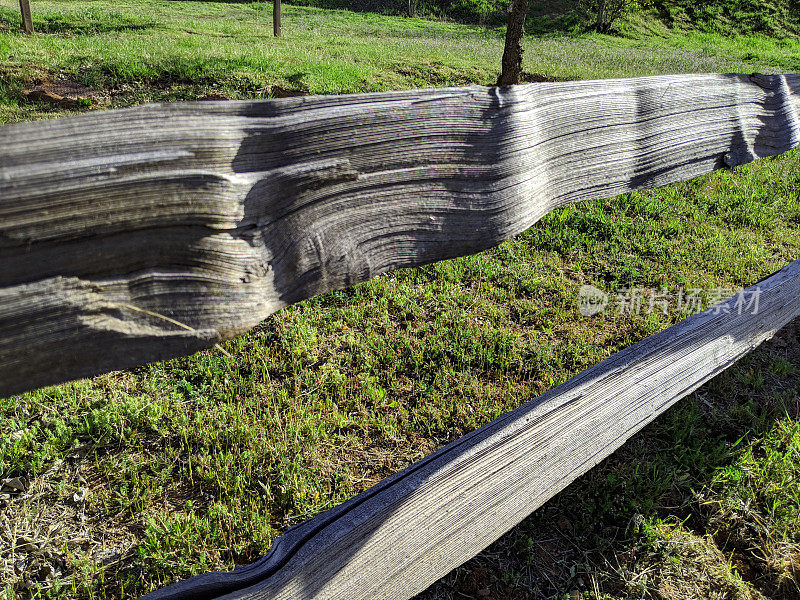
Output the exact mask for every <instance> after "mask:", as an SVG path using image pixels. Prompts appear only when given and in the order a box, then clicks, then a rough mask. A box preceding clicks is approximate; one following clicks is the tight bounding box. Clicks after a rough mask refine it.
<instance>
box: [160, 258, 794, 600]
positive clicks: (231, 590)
mask: <svg viewBox="0 0 800 600" xmlns="http://www.w3.org/2000/svg"><path fill="white" fill-rule="evenodd" d="M742 300H743V301H744V302H741V303H740V304H738V303H739V302H740V301H742ZM755 304H757V305H758V306H757V307H756V306H755ZM798 315H800V260H797V261H795V262H793V263H792V264H791V265H789V266H788V267H786V268H785V269H783V270H782V271H780V272H778V273H777V274H775V275H773V276H772V277H770V278H769V279H767V280H766V281H764V282H762V283H761V284H759V285H757V286H754V287H753V288H750V290H748V291H747V292H746V293H744V294H743V295H741V296H736V297H734V299H732V300H730V301H726V302H724V303H721V304H720V305H717V306H716V307H714V308H711V309H709V310H707V311H705V312H703V313H700V314H698V315H694V316H693V317H690V318H689V319H687V320H685V321H682V322H681V323H679V324H678V325H675V326H673V327H670V328H669V329H667V330H665V331H663V332H661V333H659V334H656V335H654V336H652V337H650V338H647V339H646V340H644V341H642V342H640V343H638V344H636V345H634V346H631V347H630V348H627V349H625V350H623V351H622V352H620V353H618V354H616V355H614V356H612V357H611V358H609V359H607V360H605V361H603V362H601V363H600V364H598V365H596V366H595V367H593V368H591V369H588V370H587V371H584V372H583V373H581V374H579V375H577V376H576V377H574V378H573V379H571V380H569V381H567V382H566V383H564V384H562V385H560V386H558V387H557V388H555V389H553V390H551V391H550V392H548V393H546V394H544V395H543V396H541V397H539V398H537V399H535V400H533V401H531V402H528V403H527V404H525V405H523V406H521V407H520V408H518V409H516V410H515V411H513V412H510V413H508V414H506V415H503V416H502V417H500V418H499V419H497V420H496V421H494V422H492V423H490V424H489V425H487V426H485V427H483V428H481V429H478V430H476V431H474V432H472V433H470V434H468V435H466V436H464V437H462V438H460V439H459V440H457V441H455V442H453V443H452V444H450V445H448V446H446V447H445V448H443V449H442V450H440V451H438V452H436V453H435V454H432V455H431V456H428V457H427V458H425V459H423V460H421V461H419V462H417V463H415V464H414V465H412V466H410V467H408V468H407V469H405V470H404V471H402V472H400V473H398V474H396V475H394V476H392V477H389V478H388V479H385V480H384V481H382V482H381V483H379V484H378V485H376V486H375V487H373V488H371V489H370V490H368V491H366V492H364V493H362V494H360V495H359V496H356V497H355V498H352V499H351V500H349V501H347V502H345V503H344V504H342V505H340V506H338V507H336V508H334V509H332V510H329V511H328V512H326V513H323V514H321V515H319V516H318V517H315V518H314V519H311V520H309V521H307V522H305V523H303V524H301V525H300V526H298V527H296V528H294V529H291V530H289V531H288V532H287V533H286V534H285V535H284V536H283V537H281V538H279V539H278V540H277V541H276V542H275V543H274V544H273V548H272V550H271V552H270V554H268V555H267V556H266V557H265V558H263V559H262V560H261V561H259V562H257V563H254V564H253V565H250V566H248V567H244V568H241V569H236V570H234V571H232V572H230V573H209V574H206V575H201V576H199V577H195V578H193V579H189V580H186V581H184V582H181V583H178V584H176V585H174V586H171V587H168V588H165V589H163V590H159V591H158V592H155V593H153V594H150V595H148V596H145V598H147V599H148V600H199V599H201V598H205V599H210V598H218V597H223V596H224V598H225V599H226V600H233V599H242V600H244V599H247V600H266V599H267V598H269V599H276V598H280V599H285V600H289V599H306V598H324V599H325V600H330V599H334V598H341V599H348V600H355V599H363V600H374V599H376V598H380V599H381V600H390V599H396V598H409V597H411V596H413V595H414V594H415V593H418V592H420V591H422V590H424V589H425V588H426V587H428V586H429V585H430V584H431V583H433V582H434V581H436V580H437V579H439V578H440V577H441V576H443V575H445V574H446V573H447V572H449V571H450V570H451V569H453V568H454V567H456V566H458V565H460V564H461V563H463V562H464V561H466V560H468V559H469V558H471V557H473V556H474V555H475V554H477V553H478V552H480V551H481V550H482V549H484V548H485V547H486V546H488V545H489V544H490V543H491V542H493V541H494V540H496V539H497V538H498V537H500V535H502V534H503V533H505V532H506V531H508V530H509V529H511V528H512V527H513V526H514V525H516V524H517V523H519V522H520V521H521V520H522V519H523V518H525V517H526V516H527V515H529V514H530V513H531V512H533V511H534V510H535V509H536V508H538V507H539V506H541V505H542V504H543V503H544V502H546V501H547V500H548V499H549V498H551V497H552V496H554V495H555V494H556V493H558V492H559V491H561V489H563V488H564V487H566V486H567V485H568V484H569V483H571V482H572V481H574V480H575V479H576V478H577V477H579V476H580V475H582V474H583V473H585V472H586V471H588V470H589V469H591V468H592V467H593V466H594V465H596V464H597V463H598V462H600V461H601V460H602V459H604V458H605V457H607V456H608V455H610V454H611V453H612V452H613V451H614V450H616V449H617V448H618V447H619V446H621V445H622V444H623V443H624V442H625V441H626V440H627V439H628V438H630V436H632V435H633V434H634V433H636V432H637V431H639V430H640V429H641V428H642V427H644V426H645V425H647V424H648V423H649V422H650V421H651V420H653V419H654V418H655V417H656V416H658V415H659V414H661V413H662V412H664V411H665V410H666V409H667V408H669V407H670V406H671V405H672V404H673V403H674V402H675V401H676V400H678V399H680V398H682V397H684V396H685V395H686V394H688V393H689V392H691V391H692V390H694V389H696V388H697V387H699V386H700V385H701V384H702V383H704V382H705V381H707V380H709V379H711V378H712V377H713V376H714V375H716V374H717V373H719V372H721V371H722V370H724V369H725V368H726V367H727V366H729V365H731V364H733V363H734V362H735V361H736V360H737V359H739V358H740V357H741V356H743V355H744V354H746V353H747V352H749V351H750V350H752V349H753V348H755V347H756V346H757V345H758V344H760V343H761V342H763V341H764V340H766V339H768V338H770V337H772V335H773V334H774V333H775V332H776V331H777V330H778V329H780V328H781V327H782V326H783V325H785V324H786V323H788V322H789V321H790V320H792V319H793V318H795V317H797V316H798Z"/></svg>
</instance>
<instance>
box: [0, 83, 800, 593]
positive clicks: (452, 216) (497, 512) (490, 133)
mask: <svg viewBox="0 0 800 600" xmlns="http://www.w3.org/2000/svg"><path fill="white" fill-rule="evenodd" d="M798 113H800V75H796V74H794V75H736V74H732V75H717V74H710V75H674V76H660V77H645V78H638V79H622V80H602V81H579V82H564V83H542V84H534V85H523V86H513V87H508V88H498V87H489V88H486V87H477V86H473V87H466V88H447V89H432V90H412V91H405V92H390V93H381V94H362V95H351V96H332V97H324V96H322V97H305V98H287V99H283V100H274V101H259V102H206V103H182V104H174V105H146V106H142V107H138V108H133V109H126V110H118V111H107V112H97V113H90V114H87V115H83V116H79V117H72V118H67V119H56V120H53V121H43V122H36V123H22V124H15V125H9V126H6V127H3V128H0V265H2V267H1V268H0V396H6V395H10V394H15V393H20V392H22V391H26V390H29V389H33V388H35V387H40V386H43V385H49V384H54V383H59V382H62V381H66V380H69V379H75V378H78V377H86V376H90V375H94V374H97V373H101V372H106V371H110V370H113V369H121V368H127V367H131V366H135V365H138V364H142V363H145V362H149V361H153V360H160V359H165V358H169V357H173V356H179V355H185V354H189V353H192V352H194V351H196V350H198V349H200V348H205V347H208V346H211V345H213V344H215V343H217V342H219V341H221V340H224V339H228V338H230V337H233V336H235V335H237V334H239V333H242V332H244V331H246V330H248V329H249V328H251V327H253V326H255V325H256V324H257V323H259V322H260V321H262V320H263V319H264V318H266V317H267V316H269V315H270V314H271V313H273V312H275V311H276V310H279V309H280V308H282V307H284V306H287V305H289V304H291V303H293V302H297V301H299V300H302V299H304V298H309V297H311V296H314V295H317V294H321V293H324V292H327V291H330V290H333V289H340V288H344V287H347V286H350V285H353V284H355V283H358V282H360V281H364V280H367V279H369V278H371V277H374V276H375V275H378V274H380V273H384V272H387V271H390V270H392V269H396V268H399V267H407V266H414V265H420V264H424V263H428V262H432V261H436V260H442V259H446V258H452V257H455V256H460V255H464V254H468V253H473V252H477V251H480V250H483V249H485V248H488V247H491V246H493V245H496V244H498V243H500V242H501V241H503V240H505V239H508V238H509V237H511V236H513V235H515V234H517V233H519V232H521V231H524V230H525V229H527V228H528V227H530V226H531V225H533V224H534V223H535V222H536V221H537V220H538V219H540V218H541V217H542V216H543V215H545V214H546V213H547V212H549V211H550V210H553V209H554V208H556V207H558V206H562V205H565V204H568V203H571V202H577V201H580V200H588V199H594V198H602V197H608V196H613V195H616V194H619V193H623V192H626V191H630V190H635V189H643V188H648V187H656V186H661V185H666V184H669V183H673V182H677V181H681V180H686V179H690V178H692V177H696V176H698V175H702V174H704V173H708V172H710V171H713V170H714V169H718V168H722V167H735V166H738V165H741V164H744V163H746V162H749V161H751V160H754V159H756V158H761V157H766V156H772V155H775V154H780V153H782V152H785V151H787V150H790V149H791V148H794V147H796V146H798V145H800V118H798ZM799 276H800V265H798V263H797V262H795V263H792V265H790V266H789V267H787V268H786V269H784V270H783V271H781V272H779V273H777V274H775V275H773V276H772V277H771V278H769V279H768V280H766V281H764V282H763V283H761V284H760V286H759V287H757V288H751V289H750V290H748V292H747V294H746V298H745V297H743V296H740V297H739V298H737V299H734V300H732V301H731V302H730V304H729V305H727V306H725V307H717V308H715V309H711V310H709V311H706V312H705V313H702V314H700V315H696V316H694V317H692V318H690V319H688V320H686V321H685V322H683V323H680V324H679V325H676V326H674V327H672V328H670V329H668V330H667V331H664V332H662V333H660V334H658V335H656V336H653V337H651V338H648V339H647V340H645V341H643V342H641V343H640V344H637V345H635V346H633V347H631V348H629V349H627V350H625V351H623V352H621V353H619V354H617V355H615V356H613V357H611V358H610V359H608V360H606V361H604V362H602V363H601V364H599V365H597V366H596V367H594V368H592V369H589V370H588V371H586V372H584V373H582V374H580V375H578V376H577V377H575V378H574V379H572V380H570V381H569V382H567V383H565V384H563V385H562V386H559V387H558V388H556V389H554V390H553V391H551V392H549V393H548V394H545V395H544V396H542V397H541V398H538V399H536V400H534V401H532V402H530V403H528V404H526V405H524V406H523V407H521V408H519V409H517V410H516V411H514V412H511V413H509V414H507V415H505V416H503V417H501V418H500V419H498V420H497V421H495V422H494V423H492V424H490V425H487V426H486V427H484V428H482V429H479V430H477V431H475V432H473V433H471V434H469V435H467V436H465V437H464V438H462V439H460V440H457V441H456V442H454V443H453V444H450V445H449V446H447V447H446V448H444V449H442V450H440V451H439V452H436V453H435V454H433V455H431V456H429V457H428V458H426V459H424V460H422V461H420V462H418V463H416V464H415V465H413V466H411V467H409V468H408V469H406V470H405V471H403V472H401V473H399V474H397V475H395V476H393V477H390V478H388V479H386V480H385V481H383V482H382V483H380V484H378V485H376V486H375V487H373V488H372V489H370V490H369V491H367V492H365V493H363V494H361V495H359V496H357V497H355V498H353V499H351V500H350V501H348V502H345V503H344V504H342V505H341V506H339V507H337V508H334V509H332V510H330V511H328V512H326V513H324V514H322V515H320V516H318V517H316V518H314V519H312V520H310V521H308V522H306V523H303V524H301V525H299V526H297V527H295V528H293V529H291V530H289V531H288V532H287V533H286V534H285V535H284V536H283V537H282V538H280V539H279V540H277V541H276V542H275V545H274V547H273V549H272V551H271V552H270V554H269V555H268V556H267V557H265V558H264V559H262V560H261V561H259V562H257V563H255V564H254V565H250V566H248V567H242V568H238V569H236V570H234V571H232V572H231V573H216V574H208V575H203V576H200V577H197V578H193V579H190V580H187V581H185V582H183V583H179V584H177V585H176V586H173V587H170V588H165V589H164V590H161V591H158V592H155V593H153V594H151V595H150V598H221V597H226V598H312V597H318V598H365V599H366V598H406V597H408V596H410V595H412V594H414V593H415V592H418V591H420V590H422V589H424V588H425V587H426V586H427V585H429V584H430V583H431V582H433V581H434V580H436V579H437V578H438V577H439V576H441V575H443V574H444V573H446V572H447V571H448V570H450V569H451V568H453V567H455V566H457V565H458V564H460V563H461V562H463V561H464V560H466V559H468V558H470V557H471V556H473V555H474V554H475V553H477V552H478V551H480V550H481V549H482V548H484V547H486V546H487V545H488V544H489V543H491V542H492V541H494V540H495V539H497V537H499V536H500V535H501V534H502V533H503V532H505V531H507V530H508V529H509V528H511V527H512V526H513V525H514V524H516V523H518V522H519V521H520V520H521V519H522V518H524V517H525V516H526V515H528V514H529V513H530V512H532V511H533V510H534V509H535V508H536V507H538V506H540V505H541V504H542V503H543V502H544V501H545V500H547V499H548V498H550V497H551V496H552V495H554V494H555V493H557V492H558V491H559V490H561V489H562V488H563V487H565V486H566V485H567V484H568V483H569V482H571V481H573V480H574V479H575V478H576V477H578V476H579V475H580V474H582V473H584V472H585V471H586V470H588V469H589V468H591V466H592V465H594V464H596V463H597V462H598V461H599V460H601V459H602V458H604V457H605V456H607V455H608V454H610V453H611V452H613V451H614V449H616V448H617V447H618V446H619V445H620V444H622V443H623V442H624V441H625V440H626V439H627V438H628V437H629V436H630V435H632V434H633V433H634V432H636V431H638V430H639V429H641V427H643V426H644V425H645V424H646V423H648V422H649V421H650V420H652V419H653V418H654V417H655V416H656V415H658V414H659V413H660V412H662V411H663V410H665V409H666V408H667V407H668V406H669V405H670V404H671V403H672V402H674V401H675V400H676V399H678V398H680V397H681V396H683V395H685V394H687V393H689V392H690V391H691V390H693V389H695V388H696V387H697V386H699V385H700V384H701V383H702V382H704V381H706V380H707V379H708V378H710V377H712V376H713V375H714V374H716V373H718V372H719V371H720V370H722V369H723V368H725V367H726V366H728V365H729V364H731V363H732V362H734V361H735V360H736V359H737V358H738V357H740V356H741V355H742V354H744V353H746V352H747V351H749V350H750V349H752V348H753V347H755V346H756V345H757V344H759V343H760V342H762V341H763V340H765V339H767V338H768V337H770V336H771V335H772V334H773V333H774V331H775V330H776V329H778V328H779V327H780V326H782V325H783V324H785V323H786V322H788V321H789V320H791V319H792V318H793V317H795V316H797V315H798V313H800V305H799V304H798V303H799V302H800V300H798V292H800V279H798V277H799ZM754 298H755V300H754ZM745 300H746V302H745ZM743 308H746V309H747V310H742V309H743ZM754 308H757V310H754Z"/></svg>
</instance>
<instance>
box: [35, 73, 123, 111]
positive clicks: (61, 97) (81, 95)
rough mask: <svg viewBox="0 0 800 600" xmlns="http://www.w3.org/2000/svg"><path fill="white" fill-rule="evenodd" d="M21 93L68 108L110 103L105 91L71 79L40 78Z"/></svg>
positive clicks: (37, 100) (38, 100)
mask: <svg viewBox="0 0 800 600" xmlns="http://www.w3.org/2000/svg"><path fill="white" fill-rule="evenodd" d="M20 93H21V94H22V95H23V97H25V99H26V100H29V101H31V102H46V103H48V104H52V105H55V106H59V107H61V108H68V109H76V108H81V107H87V106H92V105H96V104H107V103H108V96H107V95H106V94H105V93H104V92H102V91H100V90H93V89H92V88H88V87H86V86H85V85H81V84H80V83H76V82H74V81H71V80H69V79H57V80H51V79H40V80H37V81H36V83H35V84H34V85H32V86H30V87H27V88H25V89H23V90H22V91H21V92H20Z"/></svg>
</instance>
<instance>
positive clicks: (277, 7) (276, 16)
mask: <svg viewBox="0 0 800 600" xmlns="http://www.w3.org/2000/svg"><path fill="white" fill-rule="evenodd" d="M272 33H273V34H275V37H280V36H281V0H273V5H272Z"/></svg>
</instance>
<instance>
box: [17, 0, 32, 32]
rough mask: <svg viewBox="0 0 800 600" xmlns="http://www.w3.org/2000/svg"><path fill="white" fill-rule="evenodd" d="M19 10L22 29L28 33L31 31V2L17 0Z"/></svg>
mask: <svg viewBox="0 0 800 600" xmlns="http://www.w3.org/2000/svg"><path fill="white" fill-rule="evenodd" d="M19 12H20V13H21V15H22V29H23V31H25V33H27V34H28V35H30V34H31V33H33V18H32V17H31V3H30V1H29V0H19Z"/></svg>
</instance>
